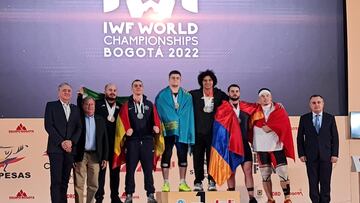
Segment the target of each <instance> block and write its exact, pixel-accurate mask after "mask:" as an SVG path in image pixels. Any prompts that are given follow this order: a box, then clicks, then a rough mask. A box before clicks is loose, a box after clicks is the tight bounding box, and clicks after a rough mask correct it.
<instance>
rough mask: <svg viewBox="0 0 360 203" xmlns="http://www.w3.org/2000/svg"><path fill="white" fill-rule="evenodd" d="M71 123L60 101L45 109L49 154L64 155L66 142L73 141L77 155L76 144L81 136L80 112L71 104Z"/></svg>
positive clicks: (73, 147)
mask: <svg viewBox="0 0 360 203" xmlns="http://www.w3.org/2000/svg"><path fill="white" fill-rule="evenodd" d="M70 109H71V113H70V116H69V121H67V120H66V116H65V111H64V108H63V106H62V103H61V102H60V100H57V101H52V102H48V103H47V104H46V109H45V118H44V122H45V130H46V132H47V133H48V134H49V137H48V144H47V153H63V152H65V151H64V150H63V148H62V147H61V143H62V142H63V141H64V140H71V142H72V153H73V154H74V153H76V144H77V143H78V140H79V137H80V134H81V120H80V111H79V109H78V107H77V106H75V105H74V104H70Z"/></svg>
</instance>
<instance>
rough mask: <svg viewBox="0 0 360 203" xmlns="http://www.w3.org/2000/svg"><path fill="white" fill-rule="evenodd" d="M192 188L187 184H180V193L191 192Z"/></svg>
mask: <svg viewBox="0 0 360 203" xmlns="http://www.w3.org/2000/svg"><path fill="white" fill-rule="evenodd" d="M190 191H191V188H190V187H189V186H188V185H187V184H186V183H185V182H183V183H180V184H179V192H190Z"/></svg>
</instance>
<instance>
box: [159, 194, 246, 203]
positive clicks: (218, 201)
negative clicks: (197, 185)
mask: <svg viewBox="0 0 360 203" xmlns="http://www.w3.org/2000/svg"><path fill="white" fill-rule="evenodd" d="M156 200H157V201H158V203H240V192H239V191H226V192H156Z"/></svg>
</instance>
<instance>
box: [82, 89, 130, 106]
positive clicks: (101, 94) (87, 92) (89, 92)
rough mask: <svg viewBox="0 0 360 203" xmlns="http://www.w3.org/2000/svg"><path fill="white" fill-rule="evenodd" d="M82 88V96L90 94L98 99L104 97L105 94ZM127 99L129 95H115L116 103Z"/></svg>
mask: <svg viewBox="0 0 360 203" xmlns="http://www.w3.org/2000/svg"><path fill="white" fill-rule="evenodd" d="M83 89H84V96H85V97H86V96H90V97H92V98H94V99H95V100H100V99H104V97H105V95H104V94H103V93H98V92H95V91H93V90H91V89H89V88H86V87H83ZM128 99H129V97H116V103H118V104H123V103H125V102H126V101H127V100H128Z"/></svg>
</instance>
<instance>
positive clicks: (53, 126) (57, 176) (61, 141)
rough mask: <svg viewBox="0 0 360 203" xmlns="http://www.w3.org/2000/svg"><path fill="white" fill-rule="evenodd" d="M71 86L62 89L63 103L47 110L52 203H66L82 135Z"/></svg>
mask: <svg viewBox="0 0 360 203" xmlns="http://www.w3.org/2000/svg"><path fill="white" fill-rule="evenodd" d="M71 92H72V89H71V86H70V85H69V84H68V83H61V84H60V85H59V86H58V96H59V100H57V101H52V102H48V103H47V104H46V109H45V118H44V122H45V130H46V132H47V133H48V134H49V137H48V144H47V153H48V155H49V160H50V177H51V186H50V193H51V202H52V203H66V202H67V195H66V194H67V188H68V183H69V178H70V172H71V168H72V165H73V160H74V158H73V155H74V154H75V152H76V149H75V146H76V144H77V143H78V140H79V137H80V134H81V120H80V112H79V109H78V108H77V107H76V106H75V105H73V104H70V100H71Z"/></svg>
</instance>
